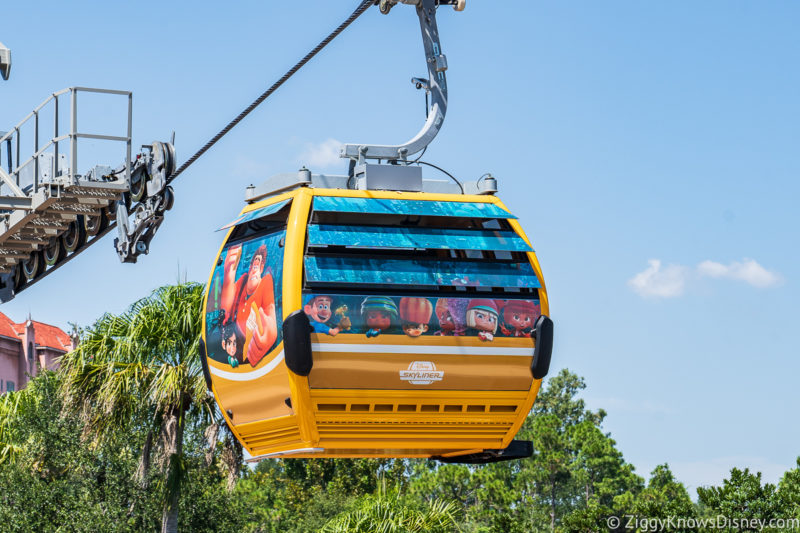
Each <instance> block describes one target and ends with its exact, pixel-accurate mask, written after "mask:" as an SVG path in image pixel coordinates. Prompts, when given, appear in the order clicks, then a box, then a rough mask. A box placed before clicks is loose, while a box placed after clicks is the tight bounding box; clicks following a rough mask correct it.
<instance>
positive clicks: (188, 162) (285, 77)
mask: <svg viewBox="0 0 800 533" xmlns="http://www.w3.org/2000/svg"><path fill="white" fill-rule="evenodd" d="M374 3H375V0H363V1H362V2H361V4H360V5H359V6H358V8H356V10H355V11H353V13H352V14H351V15H350V16H349V17H347V20H345V21H344V22H342V23H341V24H340V25H339V27H337V28H336V29H335V30H333V31H332V32H331V33H330V34H329V35H328V36H327V37H325V39H323V40H322V41H321V42H320V43H319V44H318V45H317V46H315V47H314V49H313V50H311V51H310V52H309V53H308V54H306V55H305V57H303V59H301V60H300V61H298V62H297V64H295V66H293V67H292V68H291V69H289V71H288V72H286V74H284V75H283V76H281V78H280V79H279V80H278V81H276V82H275V83H274V84H273V85H272V87H270V88H269V89H267V90H266V91H264V93H262V94H261V96H259V97H258V98H256V99H255V101H254V102H253V103H252V104H250V105H249V106H247V108H246V109H245V110H244V111H242V112H241V113H239V115H238V116H237V117H236V118H234V119H233V120H232V121H230V123H228V125H227V126H225V127H224V128H222V130H221V131H220V132H219V133H217V134H216V135H214V137H212V138H211V140H210V141H208V142H207V143H206V144H205V145H204V146H203V147H202V148H200V150H198V151H197V152H195V154H194V155H193V156H192V157H190V158H189V159H187V160H186V162H185V163H184V164H182V165H181V166H180V168H178V170H176V171H175V172H173V173H172V174H171V175H170V176H169V177H168V178H167V183H170V182H172V180H174V179H175V178H177V177H178V176H179V175H180V174H181V173H182V172H183V171H184V170H186V169H187V168H189V166H190V165H191V164H192V163H194V162H195V161H197V160H198V159H199V158H200V156H201V155H203V154H204V153H206V152H207V151H208V149H209V148H211V147H212V146H214V144H216V142H217V141H219V140H220V139H221V138H222V137H223V136H224V135H225V134H226V133H228V132H229V131H231V130H232V129H233V128H234V127H235V126H236V125H237V124H238V123H239V122H241V121H242V120H243V119H244V117H246V116H247V115H249V114H250V112H251V111H253V110H254V109H255V108H256V107H258V106H259V105H260V104H261V103H262V102H263V101H264V100H266V99H267V98H269V96H270V95H271V94H272V93H274V92H275V91H276V90H277V89H278V87H280V86H281V85H283V84H284V83H285V82H286V81H287V80H288V79H289V78H291V77H292V76H293V75H294V74H295V73H296V72H297V71H298V70H300V69H301V68H303V66H304V65H305V64H306V63H308V62H309V61H310V60H311V58H313V57H314V56H315V55H317V53H318V52H320V51H321V50H322V49H323V48H325V47H326V46H327V45H328V44H329V43H330V42H331V41H333V40H334V39H335V38H336V37H338V36H339V34H340V33H342V32H343V31H344V30H345V28H347V27H348V26H349V25H350V24H351V23H352V22H353V21H355V20H356V19H357V18H358V17H360V16H361V15H362V14H363V13H364V12H365V11H366V10H367V9H368V8H369V7H370V6H371V5H373V4H374Z"/></svg>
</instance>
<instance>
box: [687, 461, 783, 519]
mask: <svg viewBox="0 0 800 533" xmlns="http://www.w3.org/2000/svg"><path fill="white" fill-rule="evenodd" d="M697 496H698V499H699V501H700V503H701V504H702V505H703V506H704V507H705V511H706V512H707V516H717V515H721V516H726V517H728V518H730V519H740V520H741V519H745V520H751V519H761V520H767V521H769V520H771V519H773V518H781V516H780V515H781V502H780V499H779V497H778V493H777V490H776V488H775V485H772V484H771V483H765V484H763V485H762V484H761V472H757V473H755V474H753V473H751V472H750V470H749V469H748V468H745V469H744V470H739V469H738V468H733V469H732V470H731V475H730V478H728V479H725V480H723V482H722V486H721V487H707V488H704V487H701V488H699V489H697Z"/></svg>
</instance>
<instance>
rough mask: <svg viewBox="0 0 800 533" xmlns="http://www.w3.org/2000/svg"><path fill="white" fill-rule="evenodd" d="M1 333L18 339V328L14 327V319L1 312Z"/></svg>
mask: <svg viewBox="0 0 800 533" xmlns="http://www.w3.org/2000/svg"><path fill="white" fill-rule="evenodd" d="M0 335H2V336H3V337H11V338H12V339H16V338H17V337H18V335H17V332H16V330H15V329H14V321H13V320H11V319H10V318H8V317H7V316H6V315H4V314H3V313H2V312H0Z"/></svg>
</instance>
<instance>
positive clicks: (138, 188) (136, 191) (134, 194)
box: [130, 175, 147, 202]
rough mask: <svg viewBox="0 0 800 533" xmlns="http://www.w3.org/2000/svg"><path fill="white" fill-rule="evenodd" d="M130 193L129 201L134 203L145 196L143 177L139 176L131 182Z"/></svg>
mask: <svg viewBox="0 0 800 533" xmlns="http://www.w3.org/2000/svg"><path fill="white" fill-rule="evenodd" d="M130 191H131V200H133V201H134V202H139V201H141V200H142V199H143V198H144V197H145V196H147V179H146V178H145V176H144V175H141V176H139V179H138V180H136V181H131V186H130Z"/></svg>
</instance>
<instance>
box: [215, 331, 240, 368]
mask: <svg viewBox="0 0 800 533" xmlns="http://www.w3.org/2000/svg"><path fill="white" fill-rule="evenodd" d="M220 335H221V336H222V349H223V350H224V351H225V353H227V354H228V364H229V365H231V366H232V367H233V368H236V367H237V366H239V362H240V361H239V360H240V359H241V355H242V354H241V352H239V351H238V347H239V342H238V340H237V339H236V323H235V322H234V321H232V320H231V321H228V322H224V323H223V324H222V325H221V326H220Z"/></svg>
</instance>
